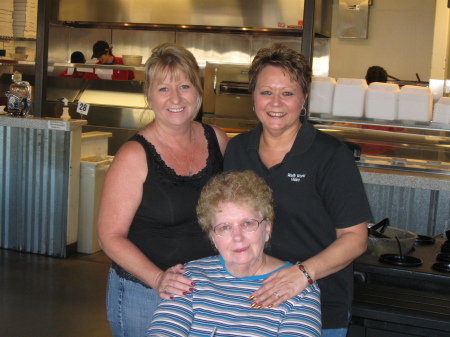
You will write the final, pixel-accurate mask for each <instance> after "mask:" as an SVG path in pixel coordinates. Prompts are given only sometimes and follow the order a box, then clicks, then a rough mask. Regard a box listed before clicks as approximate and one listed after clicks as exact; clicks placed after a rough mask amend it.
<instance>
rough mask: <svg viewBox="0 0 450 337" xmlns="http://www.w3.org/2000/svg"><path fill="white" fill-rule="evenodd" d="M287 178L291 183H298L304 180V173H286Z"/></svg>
mask: <svg viewBox="0 0 450 337" xmlns="http://www.w3.org/2000/svg"><path fill="white" fill-rule="evenodd" d="M287 176H288V178H290V179H291V181H294V182H299V181H300V180H301V179H303V178H306V173H303V174H301V173H288V174H287Z"/></svg>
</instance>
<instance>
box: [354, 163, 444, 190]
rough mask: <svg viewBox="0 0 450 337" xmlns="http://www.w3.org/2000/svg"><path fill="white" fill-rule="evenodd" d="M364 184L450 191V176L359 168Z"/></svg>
mask: <svg viewBox="0 0 450 337" xmlns="http://www.w3.org/2000/svg"><path fill="white" fill-rule="evenodd" d="M359 172H360V173H361V177H362V179H363V182H364V183H365V184H375V185H387V186H399V187H410V188H422V189H427V190H436V191H450V175H444V174H434V173H425V172H408V171H401V170H386V169H377V168H367V167H359Z"/></svg>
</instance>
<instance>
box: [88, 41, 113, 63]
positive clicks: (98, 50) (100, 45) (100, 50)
mask: <svg viewBox="0 0 450 337" xmlns="http://www.w3.org/2000/svg"><path fill="white" fill-rule="evenodd" d="M106 49H108V50H109V49H110V48H109V44H108V42H106V41H97V42H95V43H94V47H92V52H93V54H92V57H91V59H93V58H94V57H95V58H99V57H100V56H102V55H103V54H106Z"/></svg>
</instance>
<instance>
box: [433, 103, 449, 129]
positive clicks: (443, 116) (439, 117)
mask: <svg viewBox="0 0 450 337" xmlns="http://www.w3.org/2000/svg"><path fill="white" fill-rule="evenodd" d="M433 122H435V123H444V124H450V97H441V98H439V101H438V102H437V103H436V104H435V105H434V112H433Z"/></svg>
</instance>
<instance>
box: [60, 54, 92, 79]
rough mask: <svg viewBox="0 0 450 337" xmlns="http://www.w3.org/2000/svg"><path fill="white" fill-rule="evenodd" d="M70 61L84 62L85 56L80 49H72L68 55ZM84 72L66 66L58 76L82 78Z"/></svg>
mask: <svg viewBox="0 0 450 337" xmlns="http://www.w3.org/2000/svg"><path fill="white" fill-rule="evenodd" d="M70 63H86V58H85V57H84V54H83V53H82V52H81V51H74V52H73V53H72V54H71V55H70ZM83 74H84V72H80V71H78V70H77V68H76V67H75V68H68V69H66V70H64V71H63V72H62V73H60V74H59V75H58V76H59V77H71V78H82V77H83Z"/></svg>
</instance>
